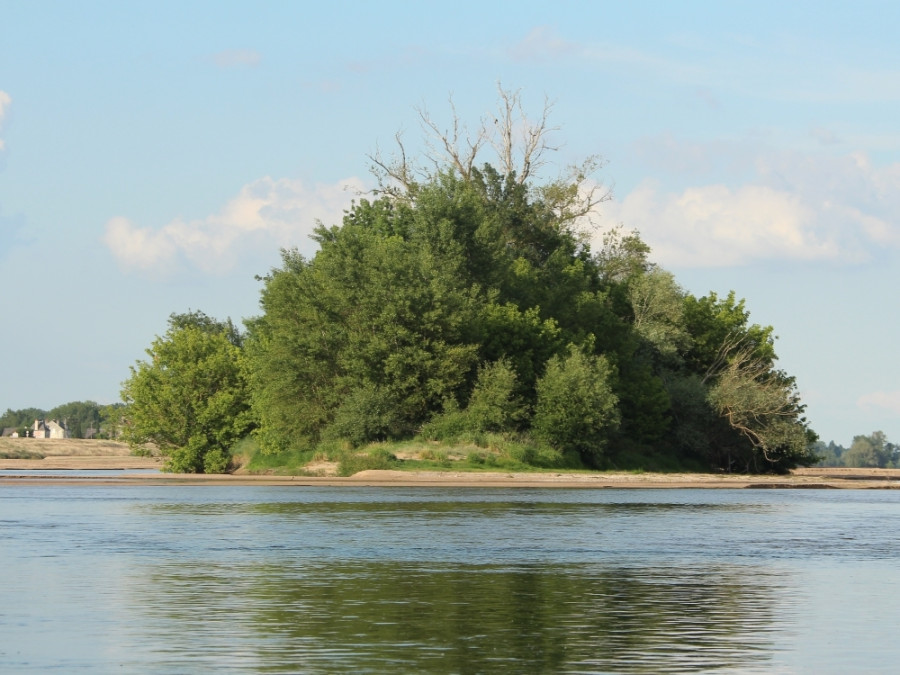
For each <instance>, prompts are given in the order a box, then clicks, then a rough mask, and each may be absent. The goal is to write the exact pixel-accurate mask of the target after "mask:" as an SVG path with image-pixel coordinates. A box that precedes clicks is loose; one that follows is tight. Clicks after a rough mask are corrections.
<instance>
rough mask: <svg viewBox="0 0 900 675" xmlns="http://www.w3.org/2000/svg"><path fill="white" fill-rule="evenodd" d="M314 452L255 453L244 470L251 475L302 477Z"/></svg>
mask: <svg viewBox="0 0 900 675" xmlns="http://www.w3.org/2000/svg"><path fill="white" fill-rule="evenodd" d="M314 454H315V453H314V451H313V450H286V451H285V452H278V453H272V454H264V453H261V452H258V451H257V452H256V453H254V454H253V455H252V456H251V457H250V459H249V460H248V461H247V463H246V464H244V465H243V468H244V470H245V471H246V472H247V473H250V474H271V475H276V476H302V475H304V474H305V473H306V465H307V464H309V463H310V462H311V461H312V460H313V455H314Z"/></svg>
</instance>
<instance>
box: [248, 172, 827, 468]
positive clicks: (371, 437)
mask: <svg viewBox="0 0 900 675" xmlns="http://www.w3.org/2000/svg"><path fill="white" fill-rule="evenodd" d="M316 239H317V241H318V243H319V246H320V248H319V251H318V253H317V254H316V255H315V257H314V258H313V259H311V260H306V259H304V258H303V257H301V256H300V255H299V254H298V253H297V252H296V251H285V252H284V254H283V265H282V266H281V267H280V268H278V269H275V270H273V271H272V272H271V273H270V274H269V275H268V276H267V277H266V278H265V279H264V288H263V291H262V303H261V304H262V309H263V314H262V315H261V316H259V317H257V318H255V319H253V320H251V321H249V322H248V324H247V325H248V339H247V343H246V350H247V359H248V365H249V373H250V385H251V386H250V391H251V396H252V398H253V409H254V412H255V414H256V417H257V420H258V423H259V429H258V433H259V437H260V439H261V441H262V444H263V447H264V448H265V449H267V450H270V451H275V450H281V449H285V448H289V447H297V446H298V445H309V444H315V443H317V442H319V441H320V440H322V439H325V438H343V439H347V440H349V441H351V442H353V443H355V444H362V443H366V442H371V441H379V440H386V439H399V438H406V437H411V436H414V435H416V434H424V435H425V436H426V437H427V436H429V435H431V436H434V437H442V438H443V439H444V440H449V439H448V438H447V435H448V434H447V430H448V429H451V430H454V429H455V430H456V432H457V433H460V434H461V433H465V432H469V433H471V432H473V431H488V430H493V431H498V432H504V433H510V434H526V435H528V436H529V437H530V438H532V439H533V440H535V441H536V442H542V443H545V444H547V445H549V446H551V447H553V448H554V449H556V450H558V451H560V452H561V453H562V454H563V455H566V454H569V455H570V456H571V455H573V454H574V455H575V456H576V457H577V458H578V459H579V460H580V461H581V462H582V463H584V464H586V465H589V466H597V467H602V466H612V465H616V463H617V459H618V458H620V457H622V456H623V455H624V454H626V453H629V454H631V455H634V454H635V453H637V454H641V453H645V454H647V455H667V456H670V457H673V458H676V463H684V462H685V461H690V462H693V463H694V464H695V465H697V466H700V465H702V466H706V467H715V468H720V469H724V470H738V471H745V470H758V471H759V470H762V471H765V470H775V471H780V470H785V469H787V468H789V467H792V466H795V465H797V464H805V463H809V462H811V461H813V460H814V457H813V455H812V453H811V452H810V450H809V447H810V442H811V441H812V440H814V437H813V435H812V434H811V433H810V431H809V429H808V428H807V425H806V422H805V420H804V418H803V406H802V404H801V403H800V401H799V398H798V396H797V392H796V388H795V386H794V380H793V378H791V377H789V376H788V375H787V374H785V373H784V372H782V371H780V370H778V369H776V368H775V365H774V364H775V359H776V356H775V352H774V339H773V337H772V329H771V328H770V327H761V326H758V325H755V324H750V323H749V313H748V312H747V311H746V309H745V307H744V303H743V302H742V301H737V300H736V299H735V296H734V294H733V293H732V294H729V295H728V296H727V297H725V298H719V297H718V296H716V295H715V294H710V295H708V296H705V297H702V298H695V297H693V296H692V295H690V294H688V293H685V292H684V291H683V290H682V289H681V288H680V287H679V286H678V285H677V283H676V282H675V280H674V278H673V277H672V275H671V274H669V273H668V272H665V271H664V270H661V269H659V268H658V267H655V266H654V265H652V264H650V263H649V262H648V259H647V253H648V248H647V247H646V246H645V245H644V244H643V243H642V242H641V241H640V239H639V237H638V236H637V235H636V234H634V233H623V232H621V231H615V232H612V233H611V234H610V236H609V237H608V238H607V242H606V245H605V246H604V248H603V250H601V251H600V252H598V254H593V253H592V252H591V250H590V248H589V247H588V245H587V244H586V243H585V241H584V240H583V238H582V237H580V236H579V234H578V232H577V231H576V230H575V229H574V228H573V226H572V223H571V221H566V220H563V219H561V218H560V217H559V216H558V213H557V211H556V210H555V209H554V208H552V206H551V205H550V204H548V203H547V202H545V201H544V200H543V199H541V197H540V193H538V192H536V191H534V190H530V189H529V188H528V186H527V185H525V184H522V183H520V182H519V181H517V180H516V177H515V175H513V174H506V175H501V174H500V173H498V172H497V171H495V170H494V169H492V168H491V167H490V166H484V167H483V168H482V169H480V170H479V169H474V168H472V169H471V170H470V172H469V175H468V178H464V177H462V176H460V175H459V174H458V173H457V172H450V171H448V172H445V173H440V174H438V175H437V176H435V177H434V178H433V179H432V180H431V181H430V182H427V183H419V184H417V185H416V189H415V195H414V198H410V199H396V198H394V197H392V196H385V197H382V198H380V199H376V200H374V201H368V200H361V201H360V202H359V203H358V204H356V205H355V206H354V207H353V208H352V209H351V211H350V212H349V213H348V214H347V216H346V217H345V218H344V222H343V224H342V225H341V226H340V227H331V228H326V227H320V228H319V229H318V230H317V232H316ZM451 435H452V434H451Z"/></svg>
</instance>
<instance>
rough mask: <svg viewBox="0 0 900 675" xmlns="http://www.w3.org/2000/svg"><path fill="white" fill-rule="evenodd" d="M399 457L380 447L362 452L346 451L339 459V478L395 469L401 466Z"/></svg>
mask: <svg viewBox="0 0 900 675" xmlns="http://www.w3.org/2000/svg"><path fill="white" fill-rule="evenodd" d="M399 463H400V462H399V460H398V459H397V456H396V455H395V454H394V453H392V452H391V451H390V450H388V449H387V448H385V447H383V446H381V445H379V446H376V447H371V446H370V447H369V448H366V449H364V450H362V451H360V452H354V451H346V452H344V453H343V455H342V456H341V457H340V458H339V459H338V471H337V472H338V476H352V475H353V474H355V473H359V472H360V471H368V470H371V469H395V468H397V466H398V465H399Z"/></svg>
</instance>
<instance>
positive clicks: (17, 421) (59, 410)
mask: <svg viewBox="0 0 900 675" xmlns="http://www.w3.org/2000/svg"><path fill="white" fill-rule="evenodd" d="M122 407H123V404H121V403H115V404H112V405H100V404H98V403H96V402H94V401H71V402H70V403H63V404H62V405H58V406H56V407H55V408H51V409H50V410H43V409H41V408H22V409H20V410H12V409H9V408H8V409H7V410H6V412H5V413H3V415H2V416H0V429H10V428H11V429H15V430H16V431H17V432H18V433H19V435H20V436H24V435H25V433H26V431H27V430H28V429H31V428H32V427H33V425H34V422H35V420H58V421H60V422H65V424H66V429H67V430H68V432H69V436H70V437H71V438H116V437H117V436H118V433H119V429H118V420H119V417H120V416H121V409H122Z"/></svg>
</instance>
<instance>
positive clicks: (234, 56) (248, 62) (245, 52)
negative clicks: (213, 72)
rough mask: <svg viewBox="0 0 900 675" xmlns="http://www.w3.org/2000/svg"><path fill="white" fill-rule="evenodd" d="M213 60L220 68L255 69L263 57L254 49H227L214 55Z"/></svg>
mask: <svg viewBox="0 0 900 675" xmlns="http://www.w3.org/2000/svg"><path fill="white" fill-rule="evenodd" d="M211 59H212V62H213V63H214V64H216V65H217V66H218V67H219V68H241V67H247V68H255V67H256V66H258V65H259V64H260V62H261V61H262V55H261V54H260V53H259V52H257V51H256V50H254V49H226V50H224V51H221V52H218V53H216V54H213V55H212V57H211Z"/></svg>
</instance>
